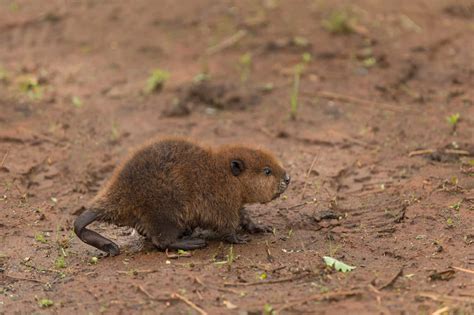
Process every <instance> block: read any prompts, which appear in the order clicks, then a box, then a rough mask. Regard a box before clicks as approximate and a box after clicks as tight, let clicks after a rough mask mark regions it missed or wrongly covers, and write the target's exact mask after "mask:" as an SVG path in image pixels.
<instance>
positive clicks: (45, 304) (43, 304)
mask: <svg viewBox="0 0 474 315" xmlns="http://www.w3.org/2000/svg"><path fill="white" fill-rule="evenodd" d="M38 305H39V306H40V307H41V308H47V307H51V306H53V305H54V302H53V301H52V300H50V299H40V300H39V301H38Z"/></svg>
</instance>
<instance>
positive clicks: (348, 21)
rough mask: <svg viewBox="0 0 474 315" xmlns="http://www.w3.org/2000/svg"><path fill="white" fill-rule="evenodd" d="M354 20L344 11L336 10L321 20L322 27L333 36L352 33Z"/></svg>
mask: <svg viewBox="0 0 474 315" xmlns="http://www.w3.org/2000/svg"><path fill="white" fill-rule="evenodd" d="M354 23H355V18H354V17H353V16H352V15H351V14H350V13H349V12H348V11H346V10H336V11H333V12H331V14H330V15H329V17H328V18H327V19H325V20H323V23H322V24H323V27H324V28H325V29H326V30H327V31H328V32H330V33H333V34H351V33H354V31H355V28H354Z"/></svg>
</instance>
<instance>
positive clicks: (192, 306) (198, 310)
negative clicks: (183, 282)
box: [171, 293, 207, 315]
mask: <svg viewBox="0 0 474 315" xmlns="http://www.w3.org/2000/svg"><path fill="white" fill-rule="evenodd" d="M171 298H172V299H178V300H181V301H183V302H184V303H186V304H187V305H189V306H190V307H191V308H192V309H194V310H196V311H197V312H198V313H199V314H201V315H207V312H206V311H205V310H203V309H202V308H200V307H199V306H197V305H196V304H194V303H193V302H191V301H190V300H188V299H187V298H185V297H184V296H182V295H180V294H178V293H173V294H171Z"/></svg>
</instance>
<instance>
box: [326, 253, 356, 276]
mask: <svg viewBox="0 0 474 315" xmlns="http://www.w3.org/2000/svg"><path fill="white" fill-rule="evenodd" d="M323 259H324V262H325V263H326V265H327V266H329V267H334V269H336V270H337V271H342V272H349V271H352V270H354V269H355V268H356V267H354V266H349V265H346V264H345V263H343V262H342V261H339V260H337V259H334V258H332V257H329V256H324V257H323Z"/></svg>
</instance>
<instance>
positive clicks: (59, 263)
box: [54, 254, 67, 269]
mask: <svg viewBox="0 0 474 315" xmlns="http://www.w3.org/2000/svg"><path fill="white" fill-rule="evenodd" d="M54 266H55V267H56V269H64V268H66V267H67V264H66V258H65V256H64V255H63V254H59V256H58V257H57V258H56V260H55V261H54Z"/></svg>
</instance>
